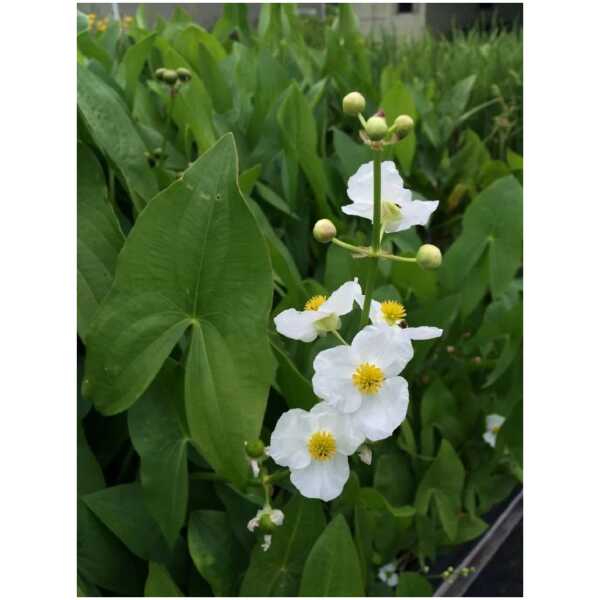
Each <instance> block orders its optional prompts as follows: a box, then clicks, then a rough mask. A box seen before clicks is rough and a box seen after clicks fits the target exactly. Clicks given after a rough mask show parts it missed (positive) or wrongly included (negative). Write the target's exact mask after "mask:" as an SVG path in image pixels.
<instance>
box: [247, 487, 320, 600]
mask: <svg viewBox="0 0 600 600" xmlns="http://www.w3.org/2000/svg"><path fill="white" fill-rule="evenodd" d="M283 512H284V514H285V520H284V522H283V525H282V526H281V527H279V528H278V529H277V531H275V532H274V533H273V540H272V544H271V547H270V548H269V550H268V552H263V551H262V549H261V548H260V547H255V548H254V550H253V552H252V556H251V558H250V566H249V567H248V571H247V572H246V575H245V576H244V580H243V582H242V588H241V590H240V596H296V595H297V593H298V588H299V586H300V576H301V574H302V569H303V566H304V562H305V560H306V557H307V555H308V553H309V551H310V549H311V548H312V545H313V544H314V542H315V540H316V539H317V538H318V537H319V535H320V534H321V532H322V531H323V529H325V525H326V522H325V517H324V515H323V509H322V508H321V502H319V501H316V500H306V499H305V498H303V497H302V496H300V495H299V494H297V495H295V496H294V497H293V498H292V500H290V502H289V503H288V504H287V505H286V506H285V508H284V509H283Z"/></svg>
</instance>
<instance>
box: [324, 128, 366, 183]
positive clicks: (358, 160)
mask: <svg viewBox="0 0 600 600" xmlns="http://www.w3.org/2000/svg"><path fill="white" fill-rule="evenodd" d="M333 147H334V149H335V154H336V156H337V157H338V158H339V160H340V166H341V174H342V177H343V178H344V180H346V179H348V178H349V177H351V176H352V175H354V173H356V171H357V170H358V168H359V167H360V166H361V165H362V164H364V163H367V162H369V161H370V160H371V151H370V150H369V147H368V146H366V145H365V144H359V143H357V142H355V141H354V140H353V139H352V138H351V137H350V136H349V135H347V134H346V133H344V132H343V131H341V130H340V129H337V128H335V127H334V128H333Z"/></svg>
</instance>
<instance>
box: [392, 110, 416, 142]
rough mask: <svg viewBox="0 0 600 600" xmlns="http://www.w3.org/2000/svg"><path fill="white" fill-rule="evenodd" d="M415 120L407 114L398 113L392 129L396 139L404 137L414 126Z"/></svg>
mask: <svg viewBox="0 0 600 600" xmlns="http://www.w3.org/2000/svg"><path fill="white" fill-rule="evenodd" d="M414 126H415V122H414V121H413V120H412V119H411V118H410V117H409V116H408V115H400V116H398V117H396V120H395V121H394V131H395V132H396V135H397V136H398V139H400V140H401V139H402V138H405V137H406V136H407V135H408V134H409V133H410V132H411V131H412V130H413V128H414Z"/></svg>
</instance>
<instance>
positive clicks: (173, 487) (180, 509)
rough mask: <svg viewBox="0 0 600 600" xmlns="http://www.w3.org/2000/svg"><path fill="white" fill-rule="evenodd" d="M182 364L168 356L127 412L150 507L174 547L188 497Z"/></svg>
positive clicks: (183, 518) (183, 519) (182, 521)
mask: <svg viewBox="0 0 600 600" xmlns="http://www.w3.org/2000/svg"><path fill="white" fill-rule="evenodd" d="M183 412H184V404H183V369H182V368H181V367H180V366H178V365H177V364H176V363H175V362H174V361H171V360H168V361H167V362H166V363H165V365H164V367H163V368H162V370H161V372H160V373H159V374H158V376H157V378H156V380H155V381H154V383H153V384H152V385H151V386H150V387H149V388H148V389H147V390H146V392H145V393H144V395H143V396H142V397H141V398H140V399H139V401H138V402H136V403H135V404H134V405H133V406H132V407H131V409H130V410H129V412H128V415H127V416H128V424H129V433H130V435H131V442H132V444H133V446H134V448H135V449H136V451H137V453H138V454H139V455H140V458H141V469H140V478H141V483H142V490H143V493H144V500H145V504H146V507H147V508H148V512H149V513H150V514H151V515H152V517H153V518H154V519H155V521H156V522H157V523H158V525H159V526H160V528H161V531H162V532H163V535H164V536H165V538H166V540H167V542H168V543H169V544H170V545H171V546H172V545H173V544H174V543H175V540H176V539H177V536H178V534H179V530H180V529H181V527H182V526H183V524H184V522H185V517H186V511H187V501H188V471H187V442H188V439H189V436H188V434H187V432H186V425H185V417H184V414H183Z"/></svg>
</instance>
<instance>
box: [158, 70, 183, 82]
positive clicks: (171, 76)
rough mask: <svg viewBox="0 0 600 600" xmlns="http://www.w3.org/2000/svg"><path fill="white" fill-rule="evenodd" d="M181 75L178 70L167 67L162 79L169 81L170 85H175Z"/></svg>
mask: <svg viewBox="0 0 600 600" xmlns="http://www.w3.org/2000/svg"><path fill="white" fill-rule="evenodd" d="M178 79H179V77H178V76H177V71H175V70H173V69H165V70H164V71H163V74H162V81H164V82H165V83H168V84H169V85H174V84H176V83H177V80H178Z"/></svg>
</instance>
